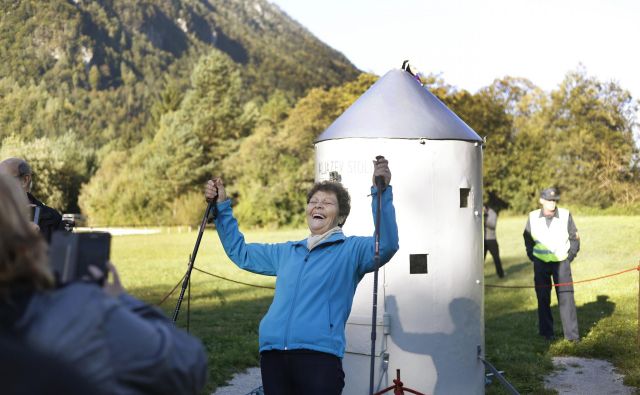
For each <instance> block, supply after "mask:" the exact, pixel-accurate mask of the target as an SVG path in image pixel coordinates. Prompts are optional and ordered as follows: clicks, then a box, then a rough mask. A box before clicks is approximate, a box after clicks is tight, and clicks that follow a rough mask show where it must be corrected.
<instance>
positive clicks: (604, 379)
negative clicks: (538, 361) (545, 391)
mask: <svg viewBox="0 0 640 395" xmlns="http://www.w3.org/2000/svg"><path fill="white" fill-rule="evenodd" d="M553 365H554V366H555V368H556V370H555V372H553V373H552V374H550V375H549V376H547V377H546V378H545V380H544V381H545V386H546V387H547V388H549V389H554V390H556V391H558V393H559V394H560V395H563V394H585V395H587V394H594V395H596V394H597V395H614V394H615V395H632V394H635V393H636V392H635V390H634V389H633V388H631V387H627V386H625V385H624V384H622V376H621V375H619V374H617V373H616V372H615V371H614V368H613V365H612V364H611V363H609V362H607V361H602V360H600V359H585V358H577V357H554V358H553Z"/></svg>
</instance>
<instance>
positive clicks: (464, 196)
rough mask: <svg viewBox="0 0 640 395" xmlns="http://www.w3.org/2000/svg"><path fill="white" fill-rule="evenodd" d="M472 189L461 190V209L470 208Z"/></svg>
mask: <svg viewBox="0 0 640 395" xmlns="http://www.w3.org/2000/svg"><path fill="white" fill-rule="evenodd" d="M470 193H471V188H460V207H461V208H462V207H469V194H470Z"/></svg>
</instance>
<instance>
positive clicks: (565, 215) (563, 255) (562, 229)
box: [523, 188, 580, 341]
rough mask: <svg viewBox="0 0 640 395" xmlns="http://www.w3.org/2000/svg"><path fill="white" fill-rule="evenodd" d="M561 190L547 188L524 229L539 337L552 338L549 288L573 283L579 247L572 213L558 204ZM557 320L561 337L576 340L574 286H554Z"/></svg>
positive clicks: (578, 337)
mask: <svg viewBox="0 0 640 395" xmlns="http://www.w3.org/2000/svg"><path fill="white" fill-rule="evenodd" d="M559 200H560V193H559V192H558V190H557V189H556V188H547V189H545V190H543V191H542V193H541V194H540V204H541V205H542V208H541V209H538V210H534V211H532V212H531V213H529V218H528V219H527V224H526V226H525V229H524V233H523V236H524V244H525V248H526V250H527V256H528V257H529V259H530V260H531V261H532V262H533V272H534V283H535V287H536V297H537V298H538V330H539V334H540V336H543V337H544V338H546V339H547V340H553V339H554V334H553V316H552V314H551V288H552V287H553V284H556V285H557V284H563V283H572V282H573V278H572V276H571V262H573V260H574V259H575V258H576V256H577V255H578V251H579V250H580V238H579V236H578V229H577V228H576V224H575V222H573V217H572V216H571V213H570V212H569V211H568V210H566V209H563V208H559V207H557V202H558V201H559ZM555 288H556V296H557V297H558V306H559V308H560V320H561V321H562V330H563V332H564V337H565V339H567V340H570V341H578V340H579V339H580V335H579V333H578V318H577V313H576V303H575V300H574V297H573V285H571V284H569V285H561V286H556V287H555Z"/></svg>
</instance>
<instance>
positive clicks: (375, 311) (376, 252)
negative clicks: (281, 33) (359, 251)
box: [369, 158, 384, 395]
mask: <svg viewBox="0 0 640 395" xmlns="http://www.w3.org/2000/svg"><path fill="white" fill-rule="evenodd" d="M376 159H377V158H376ZM375 181H376V189H377V190H378V205H377V206H378V207H377V210H376V231H375V248H374V255H373V263H374V271H373V313H372V316H371V365H370V367H369V395H373V381H374V366H375V363H376V318H377V315H378V268H379V267H380V212H381V210H382V189H383V188H384V177H383V176H376V178H375Z"/></svg>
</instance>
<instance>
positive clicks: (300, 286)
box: [205, 157, 398, 395]
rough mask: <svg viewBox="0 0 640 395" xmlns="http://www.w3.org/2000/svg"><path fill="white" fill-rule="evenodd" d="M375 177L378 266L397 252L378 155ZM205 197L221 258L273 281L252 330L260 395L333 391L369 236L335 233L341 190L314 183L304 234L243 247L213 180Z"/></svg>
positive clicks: (370, 246)
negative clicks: (379, 184) (213, 210)
mask: <svg viewBox="0 0 640 395" xmlns="http://www.w3.org/2000/svg"><path fill="white" fill-rule="evenodd" d="M377 176H382V178H383V179H384V187H383V188H382V189H383V190H382V191H378V190H377V188H376V187H375V186H372V187H371V194H372V211H373V217H374V221H375V218H376V212H377V205H376V201H377V195H378V194H379V193H381V194H382V212H381V219H380V221H381V222H380V226H381V229H382V231H381V237H382V238H381V239H380V262H381V264H385V263H386V262H388V261H389V260H390V259H391V257H393V255H394V254H395V252H396V251H397V250H398V229H397V225H396V218H395V209H394V207H393V194H392V188H391V186H390V185H389V182H390V180H391V172H390V171H389V166H388V162H387V160H386V159H385V158H384V157H379V158H378V159H377V160H375V161H374V172H373V179H375V177H377ZM205 197H206V198H207V200H209V201H211V200H212V199H214V198H217V200H218V203H217V208H218V216H217V218H216V221H215V223H216V227H217V230H218V235H219V237H220V241H221V242H222V245H223V247H224V249H225V252H226V253H227V256H229V258H230V259H231V260H232V261H233V262H234V263H235V264H236V265H237V266H239V267H240V268H242V269H245V270H248V271H250V272H253V273H259V274H265V275H270V276H277V279H276V291H275V294H274V297H273V302H272V303H271V306H270V307H269V311H268V312H267V314H266V315H265V316H264V318H263V319H262V321H261V322H260V330H259V343H260V355H261V358H260V368H261V371H262V382H263V387H264V390H265V394H267V395H275V394H278V395H282V394H291V395H294V394H308V395H309V394H310V395H313V394H318V395H319V394H322V395H327V394H340V393H341V392H342V388H343V387H344V373H343V371H342V362H341V361H342V357H343V356H344V350H345V325H346V321H347V317H348V316H349V312H350V311H351V305H352V303H353V295H354V293H355V291H356V287H357V285H358V282H360V280H361V279H362V277H363V276H364V275H365V274H366V273H368V272H371V271H373V270H374V247H375V246H374V244H375V240H374V237H373V236H366V237H364V236H349V237H347V236H345V235H344V234H343V233H342V225H344V223H345V221H346V219H347V216H348V215H349V211H350V198H349V193H348V192H347V191H346V189H345V188H344V187H343V186H342V185H341V184H340V183H337V182H331V181H324V182H320V183H316V184H315V185H314V186H313V188H311V190H310V191H309V193H308V194H307V209H306V216H307V224H308V226H309V231H310V235H309V237H307V238H306V239H304V240H298V241H290V242H286V243H278V244H258V243H246V242H245V240H244V236H243V235H242V233H240V231H239V229H238V223H237V221H236V220H235V218H234V217H233V213H232V211H231V201H230V200H228V199H227V195H226V192H225V188H224V184H223V182H222V180H221V179H220V178H215V179H213V180H210V181H209V182H208V183H207V185H206V187H205Z"/></svg>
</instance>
